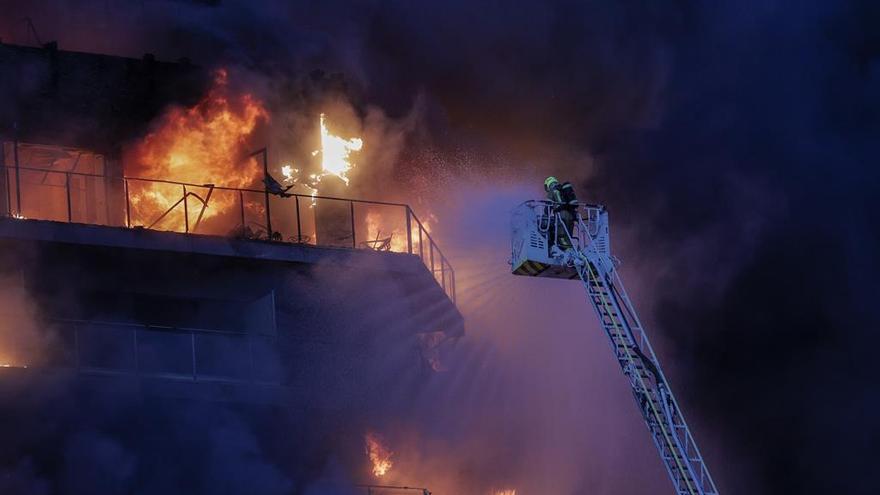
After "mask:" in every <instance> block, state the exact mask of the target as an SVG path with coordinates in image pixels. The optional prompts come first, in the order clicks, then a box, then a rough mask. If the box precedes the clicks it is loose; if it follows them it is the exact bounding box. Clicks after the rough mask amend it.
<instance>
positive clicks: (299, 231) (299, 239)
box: [293, 195, 303, 243]
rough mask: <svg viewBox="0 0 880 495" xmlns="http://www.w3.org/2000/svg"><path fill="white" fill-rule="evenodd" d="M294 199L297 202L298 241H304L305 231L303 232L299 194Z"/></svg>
mask: <svg viewBox="0 0 880 495" xmlns="http://www.w3.org/2000/svg"><path fill="white" fill-rule="evenodd" d="M293 199H294V201H295V202H296V242H298V243H302V237H303V233H302V221H301V220H300V213H299V196H298V195H297V196H294V197H293Z"/></svg>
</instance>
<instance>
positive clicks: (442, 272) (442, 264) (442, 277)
mask: <svg viewBox="0 0 880 495" xmlns="http://www.w3.org/2000/svg"><path fill="white" fill-rule="evenodd" d="M440 286H441V287H443V292H446V256H443V255H442V254H441V255H440Z"/></svg>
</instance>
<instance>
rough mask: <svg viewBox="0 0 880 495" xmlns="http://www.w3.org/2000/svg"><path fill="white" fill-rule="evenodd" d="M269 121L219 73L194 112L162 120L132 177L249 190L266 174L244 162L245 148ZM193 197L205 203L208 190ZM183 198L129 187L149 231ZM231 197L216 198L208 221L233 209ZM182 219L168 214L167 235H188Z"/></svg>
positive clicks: (145, 185)
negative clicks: (261, 126)
mask: <svg viewBox="0 0 880 495" xmlns="http://www.w3.org/2000/svg"><path fill="white" fill-rule="evenodd" d="M267 119H268V112H267V111H266V109H265V107H264V106H263V103H262V102H261V101H259V100H258V99H256V98H255V97H253V96H252V95H250V94H243V95H237V94H232V93H231V91H230V89H229V88H228V86H227V74H226V72H225V71H223V70H220V71H218V72H217V74H216V77H215V80H214V85H213V87H212V88H211V89H210V90H209V91H208V93H207V94H206V95H205V97H204V98H203V99H202V100H201V101H200V102H199V103H197V104H196V105H195V106H194V107H192V108H181V107H174V108H172V109H170V110H169V111H168V112H167V113H166V114H165V115H164V116H163V117H162V119H161V122H160V124H159V126H158V127H157V129H156V130H155V131H153V132H151V133H150V134H149V135H147V137H146V138H144V140H143V141H142V142H141V143H139V144H138V145H136V146H135V147H134V148H133V149H132V150H131V152H130V153H129V156H128V158H127V162H126V168H127V169H128V170H127V172H129V175H131V176H135V177H140V178H146V179H163V180H171V181H177V182H187V183H191V184H214V183H217V182H219V181H222V183H220V184H217V185H222V186H227V187H235V188H245V187H249V186H253V185H254V184H256V183H258V182H259V180H260V178H261V176H262V170H261V167H260V165H259V164H258V163H257V161H256V160H254V159H247V160H244V161H242V157H243V156H244V155H246V154H247V152H248V151H249V150H247V149H246V148H245V146H246V144H247V140H248V138H250V137H251V136H252V134H253V133H254V130H255V129H256V127H257V124H258V123H260V122H261V121H264V120H267ZM192 189H193V188H189V190H188V192H193V193H196V194H198V195H199V196H200V197H201V198H202V199H205V196H206V194H207V188H195V189H196V190H194V191H193V190H192ZM182 197H183V191H182V188H181V187H180V186H177V185H171V184H162V183H155V182H140V181H129V200H130V204H131V206H130V207H131V220H132V224H133V225H145V226H149V225H150V224H152V223H153V222H154V221H155V220H156V219H157V218H159V216H160V215H162V213H164V212H165V211H167V210H168V209H169V208H171V207H172V206H173V205H174V204H175V203H177V202H178V201H179V200H180V199H181V198H182ZM188 202H189V210H190V211H189V213H190V216H191V219H190V224H191V225H192V222H193V221H194V220H195V218H196V217H197V216H198V211H199V210H200V209H201V203H200V202H199V201H198V199H195V198H189V199H188ZM234 203H235V197H234V195H231V194H218V195H214V196H213V197H212V198H211V200H210V203H209V205H208V207H207V208H205V210H204V214H203V218H205V219H207V218H210V217H214V216H217V215H220V214H222V213H223V212H225V211H227V210H228V209H229V208H230V207H232V206H233V205H234ZM176 208H179V209H180V211H181V213H176V212H172V213H169V215H168V217H166V218H167V220H164V221H163V223H162V224H161V225H160V227H161V228H165V229H168V230H176V231H182V230H183V229H184V219H183V214H182V211H183V207H182V205H178V206H177V207H176Z"/></svg>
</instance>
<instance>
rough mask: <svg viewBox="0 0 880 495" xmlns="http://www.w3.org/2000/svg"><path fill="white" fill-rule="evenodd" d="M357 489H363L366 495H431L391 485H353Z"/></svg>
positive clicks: (418, 490) (409, 487) (416, 489)
mask: <svg viewBox="0 0 880 495" xmlns="http://www.w3.org/2000/svg"><path fill="white" fill-rule="evenodd" d="M355 486H356V487H357V488H363V489H364V490H365V491H366V494H367V495H384V494H386V493H387V494H391V493H400V492H419V493H421V494H422V495H431V490H428V489H427V488H422V487H415V486H392V485H355Z"/></svg>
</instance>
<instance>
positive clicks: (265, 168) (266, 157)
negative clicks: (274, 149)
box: [257, 148, 274, 241]
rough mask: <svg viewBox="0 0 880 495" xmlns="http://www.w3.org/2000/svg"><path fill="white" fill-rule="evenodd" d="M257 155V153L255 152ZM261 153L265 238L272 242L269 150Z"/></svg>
mask: <svg viewBox="0 0 880 495" xmlns="http://www.w3.org/2000/svg"><path fill="white" fill-rule="evenodd" d="M257 153H259V151H258V152H257ZM262 153H263V189H264V190H265V191H266V193H265V195H266V238H267V239H268V240H270V241H271V240H272V237H273V234H274V231H273V230H272V213H271V212H270V210H269V150H268V148H263V149H262Z"/></svg>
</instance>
